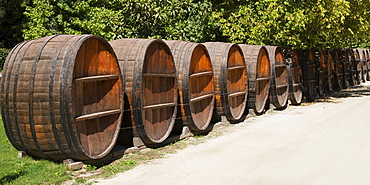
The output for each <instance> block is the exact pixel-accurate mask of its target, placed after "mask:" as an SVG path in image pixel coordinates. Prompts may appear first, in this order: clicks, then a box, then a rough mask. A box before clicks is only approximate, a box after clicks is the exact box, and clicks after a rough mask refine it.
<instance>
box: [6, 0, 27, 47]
mask: <svg viewBox="0 0 370 185" xmlns="http://www.w3.org/2000/svg"><path fill="white" fill-rule="evenodd" d="M22 1H23V0H0V48H12V47H14V46H15V45H16V44H17V43H19V42H21V41H22V40H23V38H22V25H23V21H24V16H23V12H24V8H23V7H22V6H21V4H22Z"/></svg>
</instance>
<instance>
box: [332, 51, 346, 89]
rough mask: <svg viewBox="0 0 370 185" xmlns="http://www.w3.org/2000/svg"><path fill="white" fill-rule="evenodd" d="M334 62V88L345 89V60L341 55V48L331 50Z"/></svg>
mask: <svg viewBox="0 0 370 185" xmlns="http://www.w3.org/2000/svg"><path fill="white" fill-rule="evenodd" d="M331 54H332V57H333V62H334V88H335V89H336V90H340V89H343V86H344V84H343V61H342V58H341V57H340V52H339V49H334V50H332V52H331Z"/></svg>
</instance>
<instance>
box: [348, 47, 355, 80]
mask: <svg viewBox="0 0 370 185" xmlns="http://www.w3.org/2000/svg"><path fill="white" fill-rule="evenodd" d="M346 50H347V53H348V61H349V65H350V68H351V69H350V77H349V78H348V79H349V85H350V86H354V85H356V84H357V80H356V69H357V66H356V59H355V52H354V49H353V48H347V49H346Z"/></svg>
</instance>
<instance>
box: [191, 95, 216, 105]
mask: <svg viewBox="0 0 370 185" xmlns="http://www.w3.org/2000/svg"><path fill="white" fill-rule="evenodd" d="M213 96H214V94H206V95H203V96H199V97H196V98H192V99H191V100H190V103H193V102H197V101H200V100H203V99H207V98H211V97H213Z"/></svg>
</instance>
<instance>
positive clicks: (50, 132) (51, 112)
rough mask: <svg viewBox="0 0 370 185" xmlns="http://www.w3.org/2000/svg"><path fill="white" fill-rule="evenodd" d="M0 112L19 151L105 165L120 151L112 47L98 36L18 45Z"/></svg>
mask: <svg viewBox="0 0 370 185" xmlns="http://www.w3.org/2000/svg"><path fill="white" fill-rule="evenodd" d="M2 76H3V79H2V81H1V90H0V92H1V94H0V96H1V98H0V99H1V112H2V116H3V122H4V126H5V131H6V133H7V135H8V138H9V140H10V142H11V143H12V144H13V146H14V147H15V148H17V149H18V150H21V151H25V152H26V153H27V154H29V155H32V156H35V157H38V158H43V159H51V160H54V161H62V160H64V159H67V158H72V159H74V160H91V159H100V158H102V157H104V156H105V155H106V154H108V153H109V152H110V150H111V149H112V147H113V146H114V145H115V141H116V139H117V135H118V132H119V129H120V125H121V120H122V119H121V118H122V114H123V109H122V108H123V99H122V97H123V92H122V79H121V76H120V69H119V67H118V62H117V59H116V56H115V54H114V52H113V50H112V48H111V47H110V45H109V44H108V43H107V42H106V41H105V40H103V39H101V38H99V37H97V36H93V35H55V36H50V37H44V38H40V39H36V40H30V41H25V42H22V43H20V44H18V45H17V46H16V47H14V48H13V50H12V51H11V52H10V53H9V56H8V58H7V60H6V62H5V65H4V70H3V71H2Z"/></svg>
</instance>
